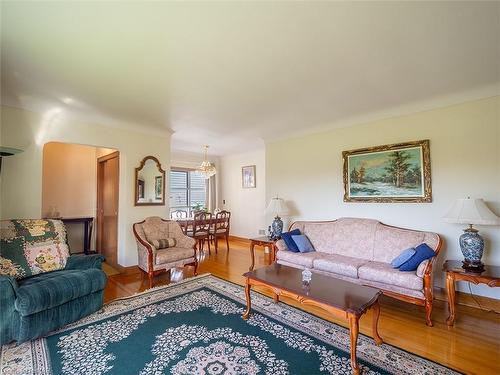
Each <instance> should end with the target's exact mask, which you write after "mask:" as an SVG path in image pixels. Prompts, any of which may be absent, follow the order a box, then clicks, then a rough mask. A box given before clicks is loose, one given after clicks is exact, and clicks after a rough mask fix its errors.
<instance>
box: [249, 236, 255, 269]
mask: <svg viewBox="0 0 500 375" xmlns="http://www.w3.org/2000/svg"><path fill="white" fill-rule="evenodd" d="M254 247H255V244H254V243H253V242H252V243H251V244H250V257H251V258H252V265H251V266H250V268H249V270H250V271H253V267H254V266H255V254H254Z"/></svg>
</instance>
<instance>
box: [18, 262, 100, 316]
mask: <svg viewBox="0 0 500 375" xmlns="http://www.w3.org/2000/svg"><path fill="white" fill-rule="evenodd" d="M105 286H106V274H105V273H104V272H102V271H101V270H98V269H88V270H61V271H55V272H49V273H43V274H40V275H36V276H32V277H29V278H26V279H22V280H20V281H19V282H18V289H17V291H16V295H17V299H16V302H15V308H16V310H17V311H18V312H19V314H21V315H22V316H27V315H31V314H35V313H37V312H40V311H43V310H47V309H50V308H53V307H56V306H59V305H62V304H64V303H66V302H69V301H72V300H74V299H77V298H80V297H82V296H86V295H88V294H91V293H94V292H97V291H100V290H103V289H104V287H105Z"/></svg>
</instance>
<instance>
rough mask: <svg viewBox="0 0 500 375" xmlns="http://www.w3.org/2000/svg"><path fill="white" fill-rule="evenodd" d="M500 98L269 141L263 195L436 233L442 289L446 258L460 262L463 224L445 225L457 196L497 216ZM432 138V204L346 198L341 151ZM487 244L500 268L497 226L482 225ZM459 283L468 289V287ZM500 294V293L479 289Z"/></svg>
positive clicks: (306, 210) (310, 215) (320, 212)
mask: <svg viewBox="0 0 500 375" xmlns="http://www.w3.org/2000/svg"><path fill="white" fill-rule="evenodd" d="M499 108H500V98H499V97H493V98H487V99H483V100H478V101H473V102H467V103H463V104H460V105H455V106H450V107H446V108H442V109H436V110H432V111H426V112H420V113H415V114H410V115H407V116H401V117H396V118H391V119H387V120H381V121H376V122H372V123H367V124H362V125H359V126H354V127H349V128H342V129H336V130H332V131H329V132H323V133H318V134H313V135H308V136H303V137H300V138H293V139H286V140H280V141H275V142H270V143H268V144H267V145H266V182H267V186H266V196H267V199H269V198H270V197H271V196H273V195H275V194H279V195H280V196H281V197H283V198H285V199H286V200H288V201H289V202H290V204H291V206H292V208H293V217H292V218H291V219H292V220H295V219H306V220H318V219H319V220H321V219H333V218H338V217H342V216H353V217H367V218H375V219H378V220H381V221H382V222H384V223H387V224H391V225H396V226H402V227H409V228H415V229H421V230H430V231H435V232H437V233H439V234H440V235H441V236H442V237H443V238H444V241H445V244H444V248H443V250H442V253H441V254H440V256H439V262H438V266H437V267H436V269H435V276H436V278H435V283H436V284H437V285H439V286H443V285H444V283H443V272H442V271H441V265H442V263H443V261H444V259H462V254H461V252H460V249H459V246H458V237H459V236H460V234H461V233H462V229H463V225H458V224H449V223H445V222H444V221H443V219H442V217H443V215H445V213H446V212H447V210H448V209H449V208H450V207H451V205H452V204H453V202H454V201H455V199H457V198H461V197H466V196H471V197H477V198H483V199H485V201H486V202H487V204H488V206H489V207H490V208H491V209H492V210H493V211H494V212H495V213H496V214H497V215H499V216H500V119H499ZM420 139H430V147H431V165H432V188H433V202H432V203H427V204H410V203H407V204H402V203H392V204H375V203H345V202H343V182H342V151H344V150H350V149H356V148H362V147H368V146H376V145H383V144H389V143H397V142H405V141H412V140H420ZM478 228H479V229H480V232H481V234H482V235H483V237H484V238H485V241H486V251H485V254H484V258H483V261H484V262H485V263H488V264H494V265H500V228H499V227H487V226H480V227H478ZM460 288H461V289H462V290H465V289H464V285H461V286H460ZM473 289H474V290H475V291H477V292H478V293H480V294H484V295H489V296H493V297H495V298H500V290H499V289H498V288H497V289H495V288H488V287H486V286H474V287H473Z"/></svg>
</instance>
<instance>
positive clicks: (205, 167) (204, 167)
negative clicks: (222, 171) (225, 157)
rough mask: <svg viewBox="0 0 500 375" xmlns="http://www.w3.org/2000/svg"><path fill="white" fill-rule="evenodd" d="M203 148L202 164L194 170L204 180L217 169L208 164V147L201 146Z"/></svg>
mask: <svg viewBox="0 0 500 375" xmlns="http://www.w3.org/2000/svg"><path fill="white" fill-rule="evenodd" d="M203 147H204V148H205V156H204V158H203V162H202V163H201V165H200V166H199V167H198V168H197V169H196V171H197V172H198V173H199V174H201V175H202V176H203V178H205V179H209V178H210V177H212V176H214V175H215V174H216V173H217V169H215V166H214V165H213V164H212V163H210V162H209V161H208V159H207V152H208V146H203Z"/></svg>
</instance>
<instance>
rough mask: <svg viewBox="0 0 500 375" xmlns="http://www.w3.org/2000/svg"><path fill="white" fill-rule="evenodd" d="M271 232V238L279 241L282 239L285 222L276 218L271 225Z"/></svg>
mask: <svg viewBox="0 0 500 375" xmlns="http://www.w3.org/2000/svg"><path fill="white" fill-rule="evenodd" d="M271 231H272V232H271V238H273V239H278V238H280V237H281V233H283V220H281V218H280V217H279V216H276V217H275V218H274V221H273V223H272V224H271Z"/></svg>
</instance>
